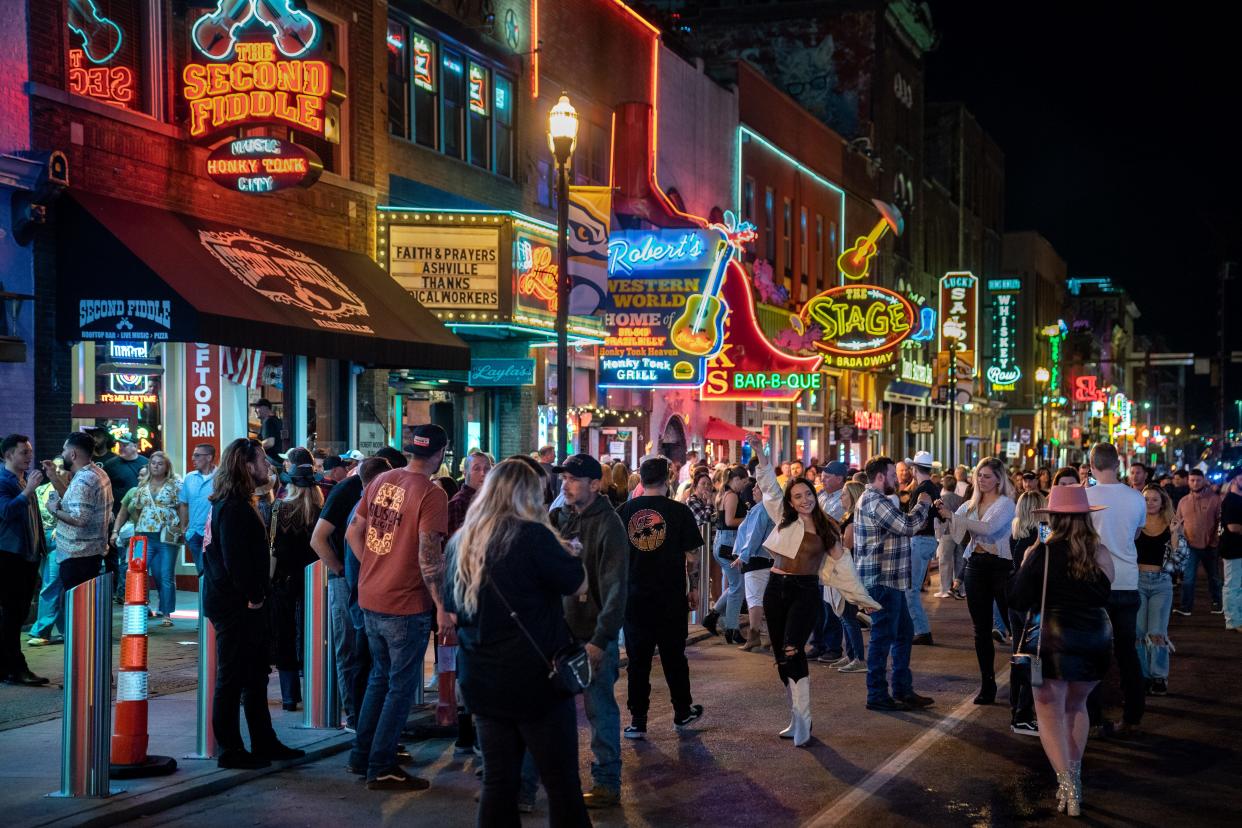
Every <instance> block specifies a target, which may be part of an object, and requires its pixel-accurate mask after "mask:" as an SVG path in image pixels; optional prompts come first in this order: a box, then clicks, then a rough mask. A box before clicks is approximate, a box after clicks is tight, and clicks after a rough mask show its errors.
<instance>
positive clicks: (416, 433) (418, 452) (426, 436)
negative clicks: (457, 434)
mask: <svg viewBox="0 0 1242 828" xmlns="http://www.w3.org/2000/svg"><path fill="white" fill-rule="evenodd" d="M409 434H410V442H409V443H407V444H406V445H405V446H402V450H403V451H405V452H406V453H408V454H413V455H414V456H415V457H430V456H431V455H433V454H435V453H436V452H437V451H439V450H440V449H442V448H444V447H445V446H447V445H448V432H446V431H445V430H444V429H442V428H440V426H438V425H436V424H435V423H424V424H423V425H418V426H414V427H413V428H411V429H410V431H409Z"/></svg>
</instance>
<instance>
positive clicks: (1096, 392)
mask: <svg viewBox="0 0 1242 828" xmlns="http://www.w3.org/2000/svg"><path fill="white" fill-rule="evenodd" d="M1098 384H1099V377H1097V376H1095V375H1094V374H1085V375H1083V376H1080V377H1074V402H1081V403H1085V402H1089V403H1095V402H1098V403H1103V402H1104V401H1105V400H1106V399H1108V392H1107V391H1105V390H1103V389H1101V388H1099V387H1098Z"/></svg>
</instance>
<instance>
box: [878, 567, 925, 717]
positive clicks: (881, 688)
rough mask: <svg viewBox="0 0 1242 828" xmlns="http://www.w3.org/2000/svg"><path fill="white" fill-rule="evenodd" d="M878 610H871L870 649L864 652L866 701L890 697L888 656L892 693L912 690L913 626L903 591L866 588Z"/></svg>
mask: <svg viewBox="0 0 1242 828" xmlns="http://www.w3.org/2000/svg"><path fill="white" fill-rule="evenodd" d="M867 592H869V593H870V594H871V597H872V598H873V599H875V601H876V603H878V604H879V605H880V609H878V610H874V611H873V612H872V613H871V652H869V653H867V703H868V704H872V703H875V702H882V701H884V700H885V699H887V698H889V692H888V690H889V682H888V675H887V673H888V658H889V655H890V654H891V655H892V657H893V673H892V677H893V680H892V688H893V693H892V694H893V696H905V695H908V694H910V693H911V692H912V691H913V690H914V678H913V677H912V676H911V675H910V641H911V639H913V638H914V625H913V624H912V623H911V621H910V611H909V610H908V609H906V593H905V591H904V590H900V589H894V588H893V587H886V586H879V585H876V586H873V587H869V588H868V589H867Z"/></svg>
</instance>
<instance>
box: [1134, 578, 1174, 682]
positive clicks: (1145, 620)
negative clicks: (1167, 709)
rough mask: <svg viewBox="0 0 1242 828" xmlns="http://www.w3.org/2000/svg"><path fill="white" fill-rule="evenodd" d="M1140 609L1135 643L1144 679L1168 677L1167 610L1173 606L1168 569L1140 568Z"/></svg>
mask: <svg viewBox="0 0 1242 828" xmlns="http://www.w3.org/2000/svg"><path fill="white" fill-rule="evenodd" d="M1138 594H1139V609H1138V617H1137V618H1136V619H1135V639H1136V641H1135V646H1136V647H1138V656H1139V665H1140V666H1141V667H1142V668H1143V678H1145V679H1167V678H1168V677H1169V652H1170V650H1171V647H1170V645H1169V612H1170V610H1172V609H1173V578H1172V576H1171V575H1169V573H1167V572H1139V585H1138Z"/></svg>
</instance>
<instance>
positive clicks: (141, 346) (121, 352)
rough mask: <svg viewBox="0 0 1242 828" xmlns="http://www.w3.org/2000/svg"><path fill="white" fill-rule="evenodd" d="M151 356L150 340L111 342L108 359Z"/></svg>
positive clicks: (138, 358)
mask: <svg viewBox="0 0 1242 828" xmlns="http://www.w3.org/2000/svg"><path fill="white" fill-rule="evenodd" d="M150 357H151V344H150V343H149V342H116V341H113V342H109V343H108V359H110V360H141V361H144V362H145V361H146V360H147V359H150Z"/></svg>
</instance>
